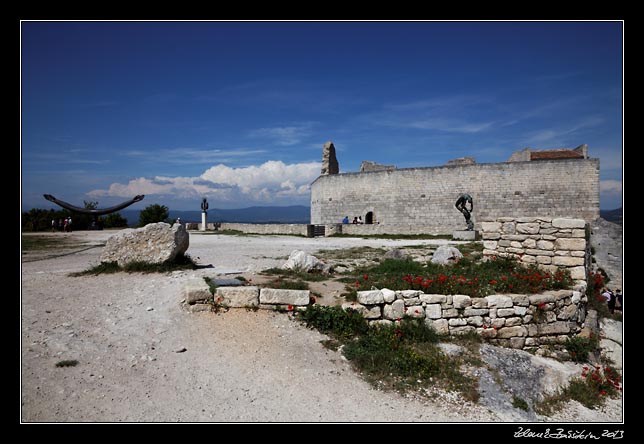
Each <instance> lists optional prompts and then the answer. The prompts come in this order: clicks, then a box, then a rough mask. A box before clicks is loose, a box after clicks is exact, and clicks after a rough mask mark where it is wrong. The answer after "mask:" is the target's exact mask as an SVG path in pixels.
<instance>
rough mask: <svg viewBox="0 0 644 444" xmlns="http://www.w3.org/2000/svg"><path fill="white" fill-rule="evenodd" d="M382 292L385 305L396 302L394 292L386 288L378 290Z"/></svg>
mask: <svg viewBox="0 0 644 444" xmlns="http://www.w3.org/2000/svg"><path fill="white" fill-rule="evenodd" d="M380 291H381V292H382V297H383V299H384V300H385V304H391V303H392V302H393V301H395V300H396V292H395V291H393V290H390V289H388V288H383V289H381V290H380Z"/></svg>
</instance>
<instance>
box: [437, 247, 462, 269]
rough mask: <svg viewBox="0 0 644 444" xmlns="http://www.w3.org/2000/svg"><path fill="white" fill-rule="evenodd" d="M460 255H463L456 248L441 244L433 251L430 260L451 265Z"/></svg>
mask: <svg viewBox="0 0 644 444" xmlns="http://www.w3.org/2000/svg"><path fill="white" fill-rule="evenodd" d="M462 257H463V255H462V254H461V252H460V251H458V248H456V247H451V246H449V245H441V246H440V247H438V248H437V249H436V251H434V255H433V256H432V262H433V263H434V264H441V265H451V264H453V263H454V262H456V261H457V260H459V259H460V258H462Z"/></svg>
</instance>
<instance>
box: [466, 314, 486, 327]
mask: <svg viewBox="0 0 644 444" xmlns="http://www.w3.org/2000/svg"><path fill="white" fill-rule="evenodd" d="M467 323H468V324H469V325H474V326H476V327H481V326H482V325H483V318H482V317H481V316H470V317H469V318H467Z"/></svg>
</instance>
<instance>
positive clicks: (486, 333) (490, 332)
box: [476, 328, 496, 339]
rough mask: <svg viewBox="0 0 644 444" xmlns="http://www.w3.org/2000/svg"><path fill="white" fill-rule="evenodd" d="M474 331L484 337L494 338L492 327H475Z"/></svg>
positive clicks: (494, 332) (494, 331) (494, 333)
mask: <svg viewBox="0 0 644 444" xmlns="http://www.w3.org/2000/svg"><path fill="white" fill-rule="evenodd" d="M476 332H477V333H478V334H480V335H481V336H482V337H483V338H485V339H492V338H496V330H495V329H493V328H481V329H477V330H476Z"/></svg>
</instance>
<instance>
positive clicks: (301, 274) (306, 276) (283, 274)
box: [260, 267, 330, 282]
mask: <svg viewBox="0 0 644 444" xmlns="http://www.w3.org/2000/svg"><path fill="white" fill-rule="evenodd" d="M260 274H264V275H269V276H272V275H276V276H279V277H280V278H282V279H287V278H291V279H297V280H301V281H308V282H320V281H326V280H328V279H330V278H329V275H326V274H323V273H320V272H317V273H307V272H305V271H294V270H287V269H284V268H276V267H274V268H268V269H266V270H263V271H262V272H261V273H260Z"/></svg>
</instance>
